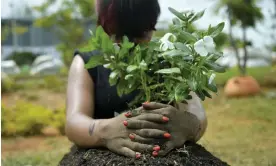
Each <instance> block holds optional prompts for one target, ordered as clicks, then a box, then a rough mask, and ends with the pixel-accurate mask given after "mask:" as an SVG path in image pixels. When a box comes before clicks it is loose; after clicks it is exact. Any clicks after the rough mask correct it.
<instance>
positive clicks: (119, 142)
mask: <svg viewBox="0 0 276 166" xmlns="http://www.w3.org/2000/svg"><path fill="white" fill-rule="evenodd" d="M141 109H142V107H141V108H139V109H137V110H136V111H137V112H139V110H141ZM134 112H135V111H134ZM129 117H130V114H129V113H125V114H121V115H119V116H116V117H114V118H112V119H110V120H109V121H108V124H107V125H106V127H105V129H104V130H103V132H104V134H103V135H104V136H103V140H104V144H105V146H106V147H107V148H108V149H109V150H111V151H113V152H115V153H118V154H121V155H124V156H127V157H135V158H139V157H140V156H141V153H145V152H153V151H154V150H159V149H160V147H159V146H154V145H155V144H154V143H156V142H158V141H160V140H162V138H164V134H165V133H166V130H165V128H166V127H165V126H166V125H164V123H166V122H167V121H166V119H165V121H164V118H163V116H162V115H161V114H155V113H152V114H150V113H149V114H141V115H138V114H137V115H136V116H135V117H132V118H129ZM134 133H136V134H139V136H135V135H134ZM134 140H136V141H134Z"/></svg>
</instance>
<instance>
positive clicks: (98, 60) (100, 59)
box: [85, 55, 106, 69]
mask: <svg viewBox="0 0 276 166" xmlns="http://www.w3.org/2000/svg"><path fill="white" fill-rule="evenodd" d="M105 63H106V62H105V59H104V56H102V55H93V56H92V57H91V58H90V59H89V61H88V63H87V64H85V68H86V69H90V68H94V67H97V66H99V65H104V64H105Z"/></svg>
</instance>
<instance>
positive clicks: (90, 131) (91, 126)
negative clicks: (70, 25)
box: [88, 123, 95, 136]
mask: <svg viewBox="0 0 276 166" xmlns="http://www.w3.org/2000/svg"><path fill="white" fill-rule="evenodd" d="M94 128H95V123H92V124H90V125H89V129H88V132H89V135H90V136H92V135H93V132H94Z"/></svg>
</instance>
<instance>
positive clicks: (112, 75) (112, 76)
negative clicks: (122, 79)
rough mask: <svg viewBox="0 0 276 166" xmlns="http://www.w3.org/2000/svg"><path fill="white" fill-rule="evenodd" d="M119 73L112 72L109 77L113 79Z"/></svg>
mask: <svg viewBox="0 0 276 166" xmlns="http://www.w3.org/2000/svg"><path fill="white" fill-rule="evenodd" d="M117 75H118V73H117V72H112V73H111V74H110V75H109V77H110V78H112V79H114V78H116V76H117Z"/></svg>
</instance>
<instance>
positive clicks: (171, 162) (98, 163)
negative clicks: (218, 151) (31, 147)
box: [59, 143, 228, 166]
mask: <svg viewBox="0 0 276 166" xmlns="http://www.w3.org/2000/svg"><path fill="white" fill-rule="evenodd" d="M59 166H228V164H227V163H226V162H223V161H221V160H220V159H218V158H217V157H215V156H213V155H212V154H211V153H210V152H208V151H206V149H205V148H203V147H202V146H200V145H198V144H193V143H187V144H186V145H185V149H184V148H183V149H179V150H173V151H172V152H170V153H169V154H168V155H167V156H165V157H156V158H154V157H152V156H150V155H143V156H142V157H141V158H140V159H131V158H127V157H124V156H120V155H117V154H115V153H113V152H111V151H109V150H106V149H86V150H85V149H78V148H77V147H76V146H73V147H72V148H71V152H69V153H68V154H66V155H65V156H64V157H63V159H62V160H61V162H60V163H59Z"/></svg>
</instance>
